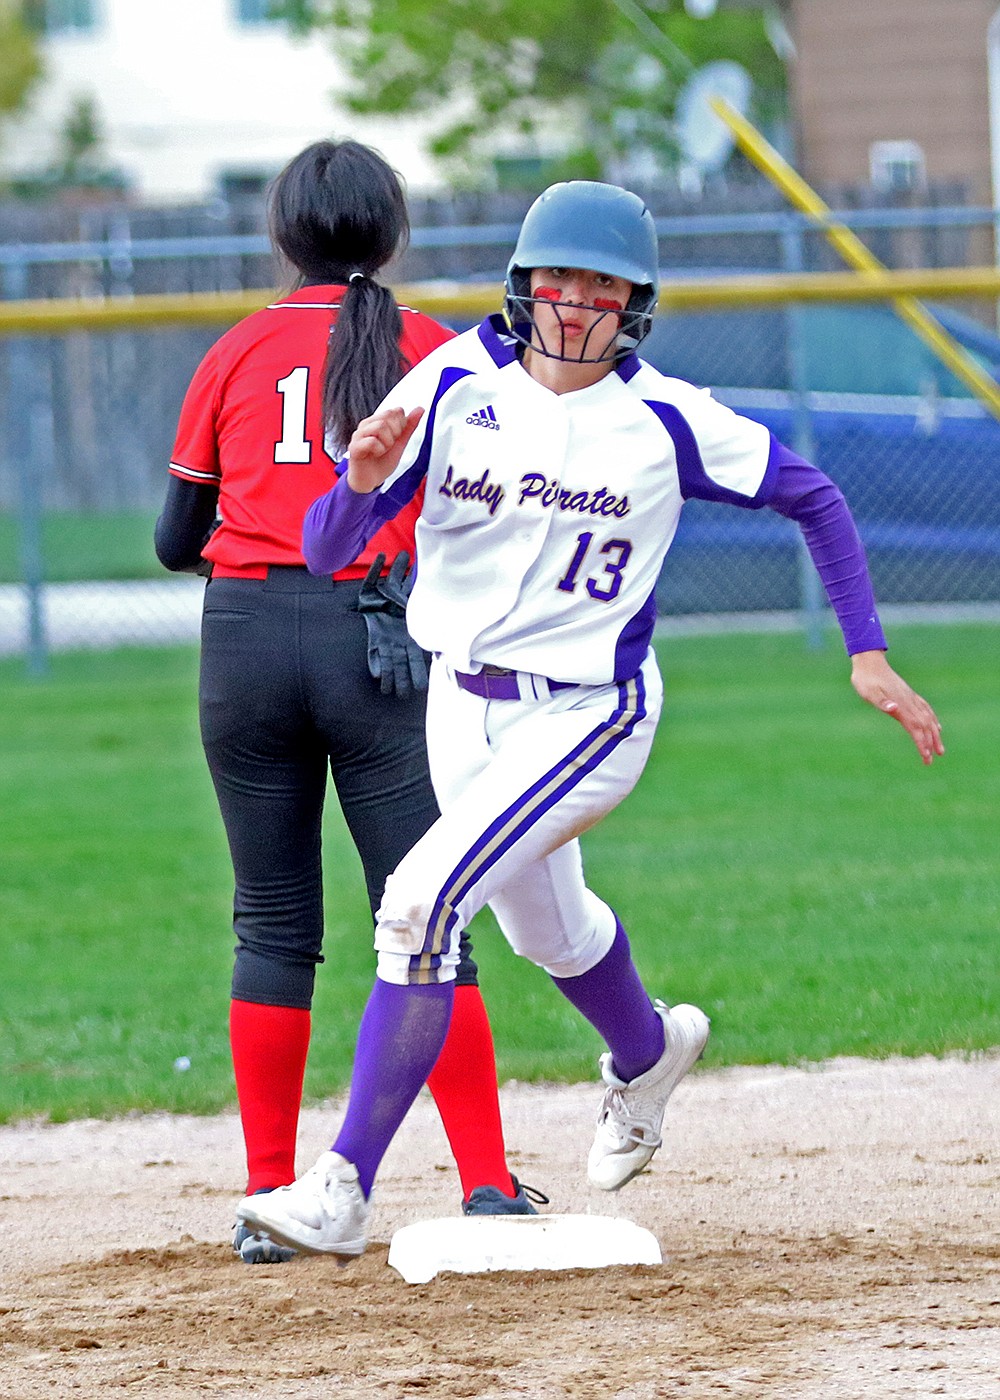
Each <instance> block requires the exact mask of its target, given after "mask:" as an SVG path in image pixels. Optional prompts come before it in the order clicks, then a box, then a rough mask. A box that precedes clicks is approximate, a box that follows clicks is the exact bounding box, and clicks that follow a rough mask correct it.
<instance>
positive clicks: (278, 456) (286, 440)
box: [274, 365, 312, 462]
mask: <svg viewBox="0 0 1000 1400" xmlns="http://www.w3.org/2000/svg"><path fill="white" fill-rule="evenodd" d="M275 388H276V389H277V391H278V393H279V394H280V395H281V441H280V442H276V443H275V444H274V460H275V461H276V462H311V461H312V443H311V442H310V441H309V439H308V438H307V437H306V390H307V389H308V388H309V366H308V365H299V367H298V369H293V370H292V372H291V374H286V375H285V377H284V379H279V380H278V382H277V384H276V385H275Z"/></svg>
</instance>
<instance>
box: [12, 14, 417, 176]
mask: <svg viewBox="0 0 1000 1400" xmlns="http://www.w3.org/2000/svg"><path fill="white" fill-rule="evenodd" d="M97 4H98V5H99V7H100V18H99V20H98V23H97V25H96V27H95V28H94V30H93V31H91V32H89V33H82V34H72V33H66V34H55V35H52V36H50V37H48V38H47V39H46V40H45V41H44V44H43V50H44V55H45V61H46V72H47V76H46V78H45V80H44V81H43V82H42V83H41V84H40V85H39V88H38V91H37V93H36V95H35V99H34V101H33V103H32V105H31V108H30V110H29V112H28V113H27V115H26V116H25V117H23V118H22V119H20V120H19V122H18V123H17V124H16V125H14V124H12V125H11V126H9V127H7V128H6V129H5V132H4V136H3V148H2V151H0V159H2V162H3V165H4V167H5V168H6V169H7V170H9V171H18V170H27V169H38V168H39V167H42V166H45V165H47V164H48V163H49V162H50V161H51V160H52V159H53V158H54V156H55V154H56V150H57V146H58V133H59V129H60V126H61V125H62V123H63V122H64V120H65V117H66V114H67V111H68V109H69V106H70V104H71V102H72V100H73V99H74V98H76V97H79V96H90V97H92V98H93V100H94V101H95V103H96V106H97V112H98V116H99V119H100V124H101V129H102V133H103V135H104V147H103V149H104V153H105V155H106V157H107V159H108V161H109V162H110V163H111V164H112V165H115V166H119V167H121V168H122V169H123V170H124V171H125V172H126V174H127V176H128V177H129V178H130V180H131V181H132V182H133V185H134V188H135V191H136V193H137V194H138V196H139V197H140V198H142V199H144V200H146V201H148V202H159V201H170V200H175V199H180V200H185V199H201V198H203V197H205V196H207V195H210V194H212V193H213V192H214V190H215V188H216V181H217V179H218V176H219V174H220V173H223V172H230V171H232V172H237V171H241V170H249V171H258V170H264V171H267V172H268V173H273V172H274V171H276V170H277V169H279V168H280V167H281V166H282V165H283V164H284V162H285V161H286V160H288V159H289V158H290V157H291V156H293V155H294V154H295V153H296V151H298V150H300V149H301V148H302V147H303V146H305V145H307V144H308V143H309V142H310V141H313V140H316V139H318V138H319V137H322V136H340V137H343V136H351V137H354V138H355V139H357V140H360V141H366V142H368V143H369V144H371V145H374V146H376V147H377V148H378V149H379V150H381V151H382V153H383V154H384V155H385V156H386V158H387V159H388V160H389V161H390V162H391V163H392V164H393V165H394V166H395V167H396V168H397V169H398V170H399V171H400V172H401V174H402V175H403V176H404V177H405V178H406V181H407V185H408V187H409V189H410V190H411V192H420V191H424V190H427V189H432V188H435V187H436V186H438V185H439V184H440V179H439V177H438V176H437V175H436V173H435V171H434V168H433V166H432V165H431V163H430V162H429V161H428V160H427V158H426V157H425V156H424V155H423V154H422V151H421V138H422V135H423V130H422V128H421V125H420V124H419V123H417V122H414V121H413V120H412V119H409V118H408V119H407V120H406V121H405V122H387V121H373V120H370V119H369V120H366V121H361V120H359V119H358V118H356V117H352V116H350V115H349V114H346V113H344V112H342V111H338V109H337V107H336V106H335V103H334V99H333V94H334V93H335V92H336V91H337V89H338V87H342V81H341V80H340V78H339V76H338V71H337V65H336V61H335V59H334V57H333V55H332V52H331V49H330V47H329V41H328V39H327V38H326V37H317V36H315V35H314V36H311V37H310V38H309V39H308V40H292V39H290V38H289V37H288V35H287V34H286V32H285V30H284V29H283V28H282V27H281V26H280V25H255V26H245V25H238V24H237V23H236V21H235V19H234V18H233V13H234V10H235V5H234V3H233V0H97Z"/></svg>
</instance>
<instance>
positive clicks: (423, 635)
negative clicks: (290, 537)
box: [305, 316, 877, 685]
mask: <svg viewBox="0 0 1000 1400" xmlns="http://www.w3.org/2000/svg"><path fill="white" fill-rule="evenodd" d="M516 352H517V345H516V342H515V341H514V340H513V339H512V338H511V337H510V336H509V335H507V334H506V328H505V324H504V322H503V319H502V318H501V317H499V316H495V317H491V318H489V319H488V320H487V321H485V322H483V324H482V325H481V326H479V327H478V328H477V329H475V330H471V331H467V332H466V333H465V334H464V335H461V336H459V337H457V338H456V339H454V340H451V341H449V342H448V343H447V344H446V345H443V346H441V347H440V348H439V349H437V350H435V351H433V352H432V353H431V354H430V355H428V356H427V358H426V359H424V360H422V361H421V362H420V363H419V364H418V365H417V366H416V367H415V368H414V369H413V370H412V371H411V372H410V373H409V374H407V375H406V376H405V378H403V379H402V380H401V382H400V383H399V384H398V385H397V386H396V388H395V389H394V390H393V391H392V392H391V393H390V394H389V395H388V397H387V398H386V399H385V400H384V403H383V407H401V408H403V409H404V410H407V411H408V410H410V409H412V408H414V407H417V406H418V405H419V406H422V407H424V408H425V410H426V412H425V415H424V418H423V419H422V420H421V422H420V423H419V424H418V426H417V429H416V432H415V433H414V435H413V438H412V439H411V440H410V442H409V443H408V445H407V448H406V452H405V454H404V456H403V458H402V460H401V462H400V465H399V467H398V468H397V470H396V471H395V472H394V473H393V474H392V476H391V477H389V479H388V480H387V481H386V482H385V483H384V484H383V485H382V487H381V488H380V489H379V490H378V491H377V492H372V493H371V495H370V496H359V495H357V494H356V493H354V492H352V491H350V490H349V488H348V487H347V484H346V482H341V483H340V485H339V486H337V487H336V488H334V490H332V491H331V492H329V493H328V495H327V496H326V497H323V498H321V499H320V500H319V501H317V502H315V503H314V505H313V507H311V509H310V512H309V515H308V516H307V520H306V535H305V542H306V548H305V554H306V559H307V562H308V563H309V566H310V568H312V569H313V571H314V572H325V571H327V569H328V568H329V566H330V564H331V562H332V560H333V558H335V557H336V556H337V553H338V551H343V550H348V551H351V550H353V551H354V552H355V553H356V552H357V549H358V548H359V547H360V542H363V540H364V539H365V538H368V537H370V535H371V533H373V532H374V530H375V529H377V528H378V527H379V526H380V525H381V524H382V522H383V521H384V520H386V519H388V518H389V517H390V516H392V515H393V514H395V512H396V511H397V510H399V509H401V508H402V506H403V505H404V504H405V503H406V502H407V501H408V500H410V499H412V497H413V494H414V493H415V492H416V491H417V490H418V488H419V487H420V485H421V483H426V489H425V495H424V503H423V509H422V511H421V514H420V517H419V519H418V521H417V527H416V548H417V559H418V570H417V578H416V582H415V584H414V587H413V592H412V595H411V597H410V602H409V606H408V608H407V625H408V627H409V630H410V632H411V634H412V635H413V637H414V638H415V640H416V641H417V642H418V643H419V644H420V645H421V646H422V647H424V648H425V649H426V650H427V651H431V652H435V653H438V654H439V655H440V656H442V657H443V658H444V660H445V661H446V662H447V663H448V664H449V665H450V666H451V667H452V668H453V669H454V670H457V671H466V672H469V671H478V670H479V669H480V668H481V667H482V666H484V665H487V664H488V665H494V666H504V667H509V668H511V669H512V670H516V671H528V672H534V673H536V674H538V675H543V676H547V677H549V678H550V679H552V680H557V681H572V682H576V683H579V684H588V685H600V684H604V683H606V682H609V681H612V680H624V679H627V678H628V677H630V676H632V675H634V674H635V673H636V671H637V670H638V668H639V666H640V664H641V662H642V659H643V657H644V656H645V654H646V651H647V649H648V646H649V643H650V639H651V636H652V631H653V624H654V622H655V618H656V605H655V588H656V582H657V579H658V578H659V575H660V570H661V567H662V564H663V559H664V556H665V554H666V552H667V550H668V549H669V547H670V545H671V542H672V541H673V538H674V534H675V532H676V529H677V523H678V519H679V516H680V512H681V507H682V506H683V504H684V501H685V500H688V499H691V498H694V497H697V498H701V499H704V500H712V501H721V502H728V503H730V504H732V505H737V506H743V507H748V508H750V509H756V508H759V507H761V506H764V505H767V504H768V503H769V502H771V499H772V496H773V493H774V491H775V485H776V481H777V479H778V477H779V475H780V466H781V463H782V460H783V456H784V458H790V457H791V454H788V453H787V450H786V449H784V448H782V447H781V444H780V443H778V442H777V441H776V440H775V439H773V438H772V437H771V434H770V433H769V432H768V430H767V429H766V428H765V427H763V426H762V425H761V424H759V423H755V422H753V421H751V420H750V419H748V418H744V417H742V416H741V415H739V414H737V413H734V412H733V411H732V410H731V409H728V408H726V407H725V406H723V405H722V404H720V403H718V402H717V401H716V400H715V399H713V398H712V396H711V394H710V393H709V391H708V390H706V389H697V388H695V387H694V386H693V385H691V384H688V383H686V382H685V381H683V380H680V379H671V378H668V377H667V376H665V375H663V374H660V373H659V372H658V371H657V370H655V369H653V367H652V366H651V365H649V364H647V363H645V362H644V361H642V360H640V359H639V358H638V357H637V356H635V355H630V356H629V357H628V358H627V359H625V360H624V361H622V362H620V363H619V364H618V365H617V366H616V367H615V369H614V370H613V371H612V372H611V373H609V374H607V375H606V376H605V377H604V378H603V379H601V380H600V381H599V382H598V383H596V384H594V385H592V386H590V387H589V388H586V389H579V390H576V391H574V392H572V393H567V394H554V393H552V392H551V390H549V389H546V388H544V387H543V386H542V385H540V384H538V383H537V382H536V381H535V380H534V379H532V378H531V376H530V375H529V374H528V373H527V372H526V371H525V369H524V368H523V367H522V365H521V363H520V361H519V359H518V357H517V353H516ZM794 460H797V459H794ZM344 465H346V464H344ZM803 465H806V464H803ZM809 470H813V471H814V470H815V469H812V468H810V469H809ZM817 476H818V477H819V478H820V480H822V481H826V478H823V477H822V476H821V474H819V473H817ZM827 484H828V485H829V484H830V483H827ZM832 489H833V490H834V491H835V489H836V488H832ZM844 509H845V511H846V507H845V508H844ZM331 535H333V536H336V539H335V540H331ZM328 543H329V544H336V545H337V547H338V548H337V549H335V550H334V551H333V553H331V552H330V551H329V550H328V548H327V544H328ZM321 546H322V547H321ZM350 557H352V558H353V557H354V554H353V553H352V554H350ZM865 581H866V582H867V573H866V571H865ZM865 606H867V604H865ZM871 606H872V607H873V604H872V605H871ZM876 644H877V643H876Z"/></svg>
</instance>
